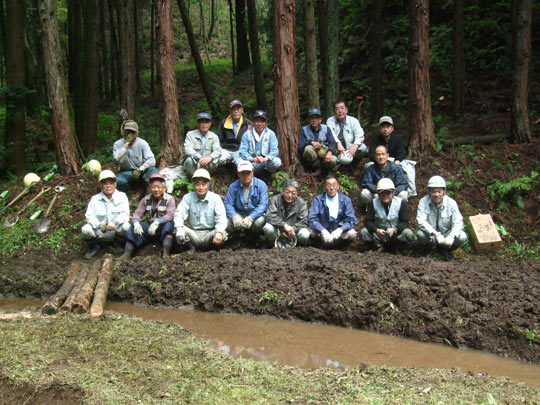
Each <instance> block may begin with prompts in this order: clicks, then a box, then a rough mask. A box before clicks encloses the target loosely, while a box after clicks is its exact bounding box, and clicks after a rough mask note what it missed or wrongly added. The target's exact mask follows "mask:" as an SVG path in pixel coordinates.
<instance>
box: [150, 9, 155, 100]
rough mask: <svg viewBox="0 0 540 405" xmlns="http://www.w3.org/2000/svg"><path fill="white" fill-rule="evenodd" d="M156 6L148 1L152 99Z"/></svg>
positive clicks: (152, 89)
mask: <svg viewBox="0 0 540 405" xmlns="http://www.w3.org/2000/svg"><path fill="white" fill-rule="evenodd" d="M155 15H156V6H155V2H154V0H151V1H150V94H151V95H152V100H153V99H154V95H155V82H156V78H155V67H156V61H155V56H154V55H155V52H154V50H155V48H156V40H155V38H156V27H155V26H156V19H155Z"/></svg>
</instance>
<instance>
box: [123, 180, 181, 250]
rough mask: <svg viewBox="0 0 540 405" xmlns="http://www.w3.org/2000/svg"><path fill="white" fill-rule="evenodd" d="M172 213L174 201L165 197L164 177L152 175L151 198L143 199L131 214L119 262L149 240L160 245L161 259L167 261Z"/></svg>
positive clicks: (174, 206)
mask: <svg viewBox="0 0 540 405" xmlns="http://www.w3.org/2000/svg"><path fill="white" fill-rule="evenodd" d="M175 209H176V204H175V201H174V197H173V196H172V195H170V194H167V193H165V176H163V175H162V174H159V173H155V174H153V175H152V176H151V177H150V194H148V195H146V196H145V197H143V199H142V200H141V201H140V203H139V207H138V208H137V210H136V211H135V212H134V213H133V219H132V225H131V227H130V228H129V230H128V232H127V234H126V239H127V241H126V249H125V251H124V254H123V255H122V256H121V257H120V259H122V260H127V259H129V258H131V256H132V254H133V251H134V250H135V248H136V247H137V248H140V247H142V246H144V245H146V244H147V243H148V242H150V241H152V240H158V241H159V242H161V244H162V245H163V251H162V256H163V257H168V256H169V255H170V253H171V247H172V243H173V230H174V226H173V223H172V220H173V216H174V211H175ZM143 218H144V221H143V222H141V221H142V220H143Z"/></svg>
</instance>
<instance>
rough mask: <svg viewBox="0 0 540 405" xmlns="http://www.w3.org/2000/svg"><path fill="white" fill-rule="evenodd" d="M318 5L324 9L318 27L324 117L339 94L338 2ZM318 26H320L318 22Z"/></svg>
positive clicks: (328, 1)
mask: <svg viewBox="0 0 540 405" xmlns="http://www.w3.org/2000/svg"><path fill="white" fill-rule="evenodd" d="M319 3H324V4H323V6H322V7H323V8H324V13H323V15H322V17H323V23H322V26H319V30H322V32H320V36H321V59H324V70H323V93H324V115H330V114H331V113H332V110H333V104H334V101H336V99H337V98H338V94H339V70H338V55H339V26H340V24H339V2H338V0H320V2H319ZM319 7H321V6H319ZM319 24H321V22H320V21H319ZM323 41H324V46H323ZM323 52H324V53H323Z"/></svg>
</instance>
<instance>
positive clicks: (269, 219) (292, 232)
mask: <svg viewBox="0 0 540 405" xmlns="http://www.w3.org/2000/svg"><path fill="white" fill-rule="evenodd" d="M265 219H266V225H264V228H263V233H264V236H265V237H266V242H267V244H268V246H269V247H272V246H274V243H275V241H276V238H278V236H280V235H281V237H282V238H280V239H282V240H283V241H285V240H286V239H289V240H294V238H296V243H297V244H298V245H300V246H306V245H307V244H308V243H309V228H308V207H307V203H306V202H305V201H304V199H302V198H300V197H298V182H297V181H296V180H287V181H286V182H285V183H284V184H283V192H282V193H281V194H277V195H275V196H273V197H272V198H271V199H270V203H269V204H268V210H267V211H266V216H265ZM286 245H287V244H286V243H284V245H283V246H286Z"/></svg>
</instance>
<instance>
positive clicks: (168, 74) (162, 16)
mask: <svg viewBox="0 0 540 405" xmlns="http://www.w3.org/2000/svg"><path fill="white" fill-rule="evenodd" d="M155 4H156V24H157V31H158V35H157V38H158V43H159V79H160V82H159V84H160V86H159V90H160V95H161V112H162V119H161V148H160V151H159V155H158V157H157V164H158V167H159V168H160V169H162V168H163V167H165V166H172V165H177V164H178V163H179V161H180V157H181V156H182V148H181V146H180V138H179V136H178V126H179V123H180V120H179V118H178V101H177V99H176V77H175V73H174V42H173V38H174V36H173V25H172V0H156V2H155Z"/></svg>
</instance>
